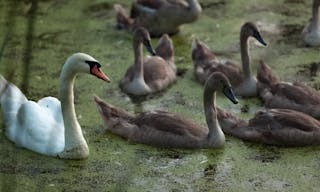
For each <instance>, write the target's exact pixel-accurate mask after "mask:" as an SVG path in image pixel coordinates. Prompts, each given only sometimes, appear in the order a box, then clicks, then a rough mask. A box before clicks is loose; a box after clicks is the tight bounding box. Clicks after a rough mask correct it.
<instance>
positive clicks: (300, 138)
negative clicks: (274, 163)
mask: <svg viewBox="0 0 320 192" xmlns="http://www.w3.org/2000/svg"><path fill="white" fill-rule="evenodd" d="M246 131H247V132H248V134H249V133H251V135H254V136H255V137H250V138H249V137H248V138H247V139H248V140H252V141H258V142H261V143H266V144H271V145H279V146H289V147H294V146H306V145H319V144H320V122H319V121H318V120H316V119H314V118H313V117H311V116H309V115H307V114H304V113H301V112H298V111H294V110H290V109H266V110H260V111H258V112H257V113H256V115H255V117H254V118H253V119H251V120H250V121H249V129H248V130H246Z"/></svg>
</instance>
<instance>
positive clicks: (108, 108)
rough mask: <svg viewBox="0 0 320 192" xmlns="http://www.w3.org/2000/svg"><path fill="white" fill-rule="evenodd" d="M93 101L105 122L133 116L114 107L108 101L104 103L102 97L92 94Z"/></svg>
mask: <svg viewBox="0 0 320 192" xmlns="http://www.w3.org/2000/svg"><path fill="white" fill-rule="evenodd" d="M94 101H95V102H96V104H97V107H98V110H99V112H100V114H101V116H102V118H103V120H104V122H105V123H106V124H108V123H109V121H110V120H114V119H119V118H120V119H131V118H133V117H132V115H131V114H129V113H128V112H126V111H124V110H122V109H120V108H117V107H114V106H112V105H110V104H108V103H105V102H104V101H103V100H102V99H100V98H99V97H98V96H94Z"/></svg>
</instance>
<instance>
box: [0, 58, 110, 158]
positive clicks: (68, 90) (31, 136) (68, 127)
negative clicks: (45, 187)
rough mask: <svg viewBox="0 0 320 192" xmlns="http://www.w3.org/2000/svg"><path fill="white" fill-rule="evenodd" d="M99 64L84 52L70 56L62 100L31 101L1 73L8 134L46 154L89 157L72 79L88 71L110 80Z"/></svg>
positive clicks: (0, 91) (0, 92) (62, 79)
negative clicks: (74, 99)
mask: <svg viewBox="0 0 320 192" xmlns="http://www.w3.org/2000/svg"><path fill="white" fill-rule="evenodd" d="M100 66H101V65H100V64H99V63H98V62H97V61H96V60H95V59H94V58H93V57H91V56H89V55H87V54H84V53H76V54H73V55H72V56H71V57H69V58H68V60H67V61H66V63H65V64H64V66H63V69H62V72H61V76H60V100H61V102H60V101H59V100H58V99H57V98H54V97H45V98H42V99H40V100H39V101H38V102H34V101H30V100H28V99H27V98H26V97H25V96H24V94H23V93H22V92H21V91H20V89H19V88H18V87H16V86H15V85H13V84H12V83H10V82H8V81H7V80H6V79H5V78H4V77H2V76H1V75H0V101H1V108H2V111H3V116H4V121H5V125H6V135H7V137H8V138H9V139H10V140H11V141H13V142H14V143H15V144H16V145H17V146H19V147H24V148H27V149H29V150H32V151H35V152H37V153H41V154H44V155H49V156H59V157H61V158H71V159H81V158H86V157H88V155H89V148H88V145H87V143H86V140H85V139H84V137H83V134H82V130H81V127H80V125H79V123H78V121H77V118H76V114H75V110H74V102H73V98H74V96H73V83H74V80H75V77H76V74H77V73H89V74H92V75H95V76H97V77H98V78H101V79H103V80H105V81H109V79H108V77H107V76H106V75H105V74H104V73H103V72H101V71H100V69H99V68H100Z"/></svg>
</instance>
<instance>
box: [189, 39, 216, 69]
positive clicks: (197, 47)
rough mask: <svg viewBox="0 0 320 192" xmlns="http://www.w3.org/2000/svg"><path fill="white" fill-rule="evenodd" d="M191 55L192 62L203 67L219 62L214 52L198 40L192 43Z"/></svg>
mask: <svg viewBox="0 0 320 192" xmlns="http://www.w3.org/2000/svg"><path fill="white" fill-rule="evenodd" d="M191 53H192V54H191V55H192V61H193V63H194V64H195V65H201V64H202V63H207V62H209V61H215V60H217V57H216V55H215V54H214V53H213V51H211V50H210V48H209V47H208V46H207V45H206V44H205V43H203V42H201V41H200V40H199V39H197V38H196V39H194V40H193V41H192V46H191Z"/></svg>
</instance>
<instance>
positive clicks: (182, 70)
mask: <svg viewBox="0 0 320 192" xmlns="http://www.w3.org/2000/svg"><path fill="white" fill-rule="evenodd" d="M187 71H188V69H187V68H178V69H177V76H178V77H183V76H184V75H185V74H186V72H187Z"/></svg>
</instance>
